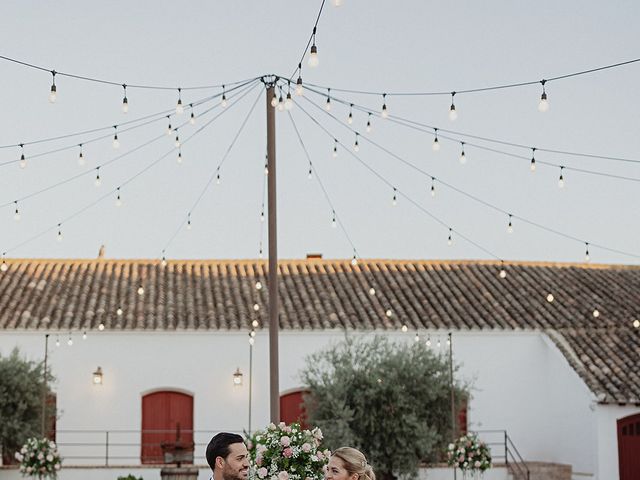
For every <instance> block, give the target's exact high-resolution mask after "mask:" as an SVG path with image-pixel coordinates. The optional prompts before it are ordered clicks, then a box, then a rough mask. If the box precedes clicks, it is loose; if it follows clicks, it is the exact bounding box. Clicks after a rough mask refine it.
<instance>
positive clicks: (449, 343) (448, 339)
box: [447, 334, 451, 347]
mask: <svg viewBox="0 0 640 480" xmlns="http://www.w3.org/2000/svg"><path fill="white" fill-rule="evenodd" d="M449 345H451V334H449V336H448V337H447V347H448V346H449Z"/></svg>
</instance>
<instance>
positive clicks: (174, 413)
mask: <svg viewBox="0 0 640 480" xmlns="http://www.w3.org/2000/svg"><path fill="white" fill-rule="evenodd" d="M178 429H179V430H180V434H179V438H176V435H177V430H178ZM178 439H179V440H180V442H182V443H187V444H192V443H193V395H190V394H189V393H185V392H179V391H174V390H159V391H154V392H150V393H147V394H146V395H143V396H142V439H141V444H140V461H141V462H142V463H163V462H164V456H163V453H162V444H163V443H165V442H175V441H176V440H178Z"/></svg>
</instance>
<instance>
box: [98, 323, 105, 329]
mask: <svg viewBox="0 0 640 480" xmlns="http://www.w3.org/2000/svg"><path fill="white" fill-rule="evenodd" d="M98 330H100V331H103V330H104V323H101V324H100V325H98Z"/></svg>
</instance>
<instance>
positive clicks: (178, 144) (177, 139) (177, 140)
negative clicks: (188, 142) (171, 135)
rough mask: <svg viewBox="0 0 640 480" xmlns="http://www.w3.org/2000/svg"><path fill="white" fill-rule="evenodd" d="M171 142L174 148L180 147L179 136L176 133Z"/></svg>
mask: <svg viewBox="0 0 640 480" xmlns="http://www.w3.org/2000/svg"><path fill="white" fill-rule="evenodd" d="M173 144H174V145H175V147H176V148H179V147H180V137H179V136H178V135H176V141H175V142H174V143H173Z"/></svg>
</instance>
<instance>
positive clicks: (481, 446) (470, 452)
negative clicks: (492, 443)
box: [447, 433, 491, 473]
mask: <svg viewBox="0 0 640 480" xmlns="http://www.w3.org/2000/svg"><path fill="white" fill-rule="evenodd" d="M447 463H448V464H449V466H451V467H454V468H459V469H461V470H462V471H463V472H468V471H471V472H474V473H475V472H480V473H483V472H484V471H485V470H487V469H489V468H491V451H490V450H489V447H488V446H487V445H486V444H485V443H484V442H481V441H480V440H479V439H478V436H477V435H476V434H475V433H468V434H467V435H463V436H462V437H460V438H458V439H457V440H456V441H455V442H454V443H450V444H449V447H448V448H447Z"/></svg>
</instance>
